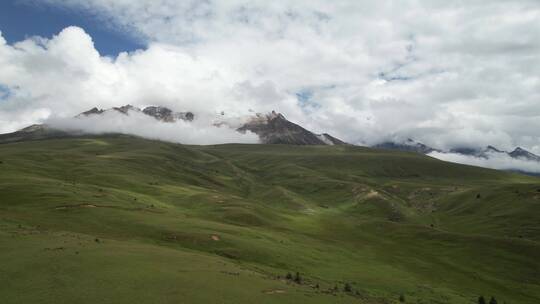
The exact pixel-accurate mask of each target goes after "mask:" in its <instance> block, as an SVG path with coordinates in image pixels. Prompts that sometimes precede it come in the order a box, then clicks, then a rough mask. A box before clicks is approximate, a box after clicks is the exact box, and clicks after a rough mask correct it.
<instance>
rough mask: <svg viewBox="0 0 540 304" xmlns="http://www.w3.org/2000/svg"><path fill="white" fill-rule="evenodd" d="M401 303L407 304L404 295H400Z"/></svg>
mask: <svg viewBox="0 0 540 304" xmlns="http://www.w3.org/2000/svg"><path fill="white" fill-rule="evenodd" d="M399 302H401V303H405V296H404V295H402V294H401V295H399Z"/></svg>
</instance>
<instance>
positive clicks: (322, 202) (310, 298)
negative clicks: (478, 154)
mask: <svg viewBox="0 0 540 304" xmlns="http://www.w3.org/2000/svg"><path fill="white" fill-rule="evenodd" d="M0 162H1V163H0V259H1V260H2V263H1V264H0V295H1V299H2V303H398V298H399V296H400V295H404V297H405V300H406V302H407V303H456V304H457V303H475V302H476V298H477V297H478V296H479V295H484V296H486V297H490V296H492V295H493V296H495V297H496V298H497V300H498V301H499V303H503V302H506V303H531V304H532V303H540V261H539V257H540V179H537V178H533V177H527V176H523V175H518V174H511V173H505V172H500V171H494V170H488V169H481V168H475V167H469V166H462V165H457V164H450V163H446V162H442V161H439V160H435V159H432V158H429V157H426V156H421V155H416V154H412V153H401V152H390V151H381V150H373V149H366V148H361V147H352V146H339V147H338V146H335V147H329V146H324V147H323V146H283V145H273V146H269V145H219V146H183V145H177V144H170V143H164V142H157V141H149V140H144V139H139V138H132V137H124V136H101V137H84V138H71V139H51V140H43V141H29V142H19V143H9V144H1V145H0ZM288 272H290V273H292V274H294V273H296V272H299V273H300V275H301V276H302V282H301V283H300V284H298V283H295V282H293V281H291V280H287V279H285V274H287V273H288ZM346 283H348V284H350V286H351V287H352V292H344V291H343V288H344V286H345V284H346ZM317 284H318V287H319V288H316V285H317ZM336 286H337V288H338V291H334V290H333V288H334V287H336Z"/></svg>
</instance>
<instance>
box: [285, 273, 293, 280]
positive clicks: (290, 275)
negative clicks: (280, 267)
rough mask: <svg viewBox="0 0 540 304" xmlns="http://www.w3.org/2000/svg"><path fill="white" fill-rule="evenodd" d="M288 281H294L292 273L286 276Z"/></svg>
mask: <svg viewBox="0 0 540 304" xmlns="http://www.w3.org/2000/svg"><path fill="white" fill-rule="evenodd" d="M285 278H286V279H287V280H292V274H291V273H290V272H287V275H286V276H285Z"/></svg>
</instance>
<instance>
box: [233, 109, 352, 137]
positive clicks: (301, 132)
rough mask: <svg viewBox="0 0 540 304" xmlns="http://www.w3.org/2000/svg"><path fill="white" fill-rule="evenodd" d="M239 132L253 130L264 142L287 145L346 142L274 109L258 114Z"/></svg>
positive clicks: (239, 129)
mask: <svg viewBox="0 0 540 304" xmlns="http://www.w3.org/2000/svg"><path fill="white" fill-rule="evenodd" d="M237 130H238V131H239V132H246V131H251V132H253V133H255V134H257V135H258V136H259V138H260V140H261V142H262V143H264V144H286V145H344V144H346V143H345V142H343V141H341V140H339V139H337V138H335V137H332V136H330V135H328V134H314V133H312V132H310V131H308V130H306V129H304V128H302V127H301V126H299V125H297V124H295V123H292V122H290V121H288V120H287V119H286V118H285V116H283V115H282V114H280V113H276V112H274V111H272V113H270V114H266V115H263V114H257V115H256V116H255V117H253V118H252V119H251V120H250V121H248V122H247V123H246V124H244V125H243V126H242V127H240V128H238V129H237Z"/></svg>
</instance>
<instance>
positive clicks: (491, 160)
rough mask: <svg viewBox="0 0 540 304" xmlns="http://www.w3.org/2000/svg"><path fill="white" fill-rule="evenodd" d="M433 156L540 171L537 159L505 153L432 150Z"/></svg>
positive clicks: (455, 161) (486, 166) (506, 168)
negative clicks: (521, 157) (485, 153)
mask: <svg viewBox="0 0 540 304" xmlns="http://www.w3.org/2000/svg"><path fill="white" fill-rule="evenodd" d="M428 155H429V156H431V157H434V158H438V159H440V160H444V161H449V162H453V163H459V164H466V165H471V166H477V167H484V168H491V169H498V170H518V171H523V172H529V173H540V163H539V162H536V161H531V160H526V159H518V158H512V157H510V156H509V155H508V154H505V153H487V156H488V157H477V156H471V155H463V154H457V153H443V152H432V153H430V154H428Z"/></svg>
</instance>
